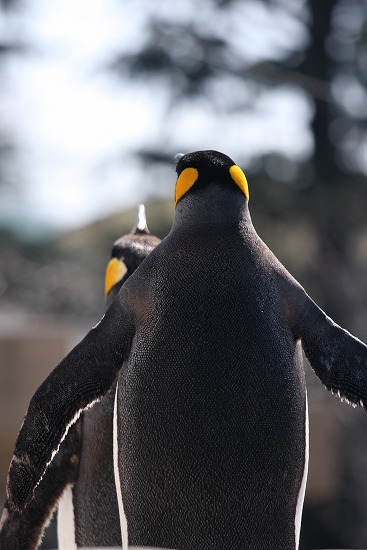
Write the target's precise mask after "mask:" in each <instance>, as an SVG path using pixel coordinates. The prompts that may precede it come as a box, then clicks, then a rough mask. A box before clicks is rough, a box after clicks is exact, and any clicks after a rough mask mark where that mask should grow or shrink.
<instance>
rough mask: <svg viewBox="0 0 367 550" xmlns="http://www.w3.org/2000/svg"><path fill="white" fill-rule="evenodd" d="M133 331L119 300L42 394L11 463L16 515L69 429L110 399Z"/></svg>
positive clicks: (9, 493) (12, 502)
mask: <svg viewBox="0 0 367 550" xmlns="http://www.w3.org/2000/svg"><path fill="white" fill-rule="evenodd" d="M133 330H134V327H133V323H132V321H131V316H130V315H129V314H127V312H126V309H125V308H124V307H123V306H122V304H121V303H120V300H115V301H114V303H113V304H112V305H111V307H110V308H109V309H108V311H107V312H106V314H105V316H104V317H103V318H102V320H101V321H100V322H99V323H98V325H96V326H95V327H94V328H93V329H92V330H91V331H90V332H89V333H88V334H87V335H86V336H85V338H84V339H83V340H82V341H81V342H80V343H79V344H78V345H77V346H76V347H75V348H74V349H73V350H72V351H71V352H70V353H69V354H68V355H67V356H66V357H65V359H63V360H62V361H61V363H59V365H58V366H57V367H56V368H55V369H54V370H53V371H52V372H51V374H50V375H49V376H48V377H47V378H46V380H45V381H44V382H43V383H42V384H41V386H40V387H39V388H38V390H37V391H36V393H35V394H34V396H33V397H32V399H31V402H30V405H29V408H28V411H27V414H26V416H25V419H24V422H23V425H22V427H21V430H20V432H19V435H18V438H17V441H16V444H15V449H14V454H13V458H12V460H11V463H10V468H9V474H8V481H7V497H8V501H9V505H10V508H11V509H12V510H14V511H17V512H21V511H23V510H24V509H25V507H26V506H27V505H28V504H29V502H30V501H31V500H32V498H33V496H34V490H35V488H36V487H37V485H38V484H39V482H40V480H41V478H42V476H43V474H44V472H45V470H46V468H47V466H48V464H49V463H50V461H51V460H52V458H53V456H54V455H55V453H56V452H57V450H58V448H59V445H60V443H61V441H62V440H63V438H64V437H65V435H66V433H67V430H68V428H69V426H71V424H73V423H74V422H75V421H76V420H77V418H78V417H79V415H80V413H81V412H82V410H83V409H85V408H87V407H88V406H90V405H92V404H93V403H94V402H96V401H98V400H100V399H101V398H102V397H103V396H104V395H105V394H106V393H107V391H108V390H109V388H110V387H111V385H112V384H113V382H114V380H115V378H116V376H117V373H118V371H119V370H120V368H121V367H122V364H123V361H124V358H125V357H126V355H127V353H128V350H129V346H130V342H131V339H132V335H133Z"/></svg>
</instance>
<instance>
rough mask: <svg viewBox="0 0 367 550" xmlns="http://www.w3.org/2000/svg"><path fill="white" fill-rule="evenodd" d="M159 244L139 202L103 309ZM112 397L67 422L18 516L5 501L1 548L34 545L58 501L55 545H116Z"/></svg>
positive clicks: (110, 274)
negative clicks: (42, 475) (44, 470)
mask: <svg viewBox="0 0 367 550" xmlns="http://www.w3.org/2000/svg"><path fill="white" fill-rule="evenodd" d="M159 242H160V239H158V237H155V236H154V235H151V234H150V232H149V230H148V227H147V223H146V215H145V208H144V205H140V206H139V209H138V216H137V223H136V225H135V226H134V227H133V228H132V230H131V232H130V233H129V234H127V235H124V236H122V237H121V238H119V239H118V240H117V241H115V242H114V244H113V248H112V257H111V260H110V261H109V263H108V266H107V270H106V277H105V298H106V301H105V310H107V308H108V307H109V305H110V304H111V303H112V301H113V299H114V297H115V296H116V295H117V294H118V292H119V290H120V288H121V286H122V285H123V284H124V282H125V281H126V280H127V279H128V278H129V277H130V275H131V274H132V273H133V272H134V271H135V269H137V267H138V266H139V265H140V263H141V262H142V261H143V260H144V259H145V258H146V256H147V255H148V254H149V253H150V252H151V251H152V250H153V248H154V247H155V246H156V245H157V244H159ZM114 396H115V389H114V388H111V390H110V391H109V392H108V393H107V395H106V396H105V397H104V398H103V399H102V400H101V401H100V402H99V403H96V404H95V406H94V407H93V408H92V409H91V410H89V411H85V412H84V413H83V414H82V416H81V418H80V419H79V420H78V421H77V422H76V423H75V424H74V425H73V426H71V428H70V429H69V431H68V433H67V435H66V438H65V440H64V441H63V442H62V444H61V446H60V449H59V451H58V452H57V454H56V455H55V457H54V458H53V460H52V462H51V463H50V464H49V466H48V468H47V470H46V472H45V475H44V477H43V479H42V481H41V483H40V484H39V486H38V487H37V489H36V492H35V498H34V500H33V501H32V502H31V504H30V505H29V506H28V508H27V509H26V510H25V511H24V512H23V514H17V513H15V512H12V511H11V510H10V509H9V505H8V503H7V504H6V506H5V509H4V512H3V518H2V521H1V523H0V548H1V549H2V550H32V549H35V548H37V547H38V544H39V542H40V539H41V538H42V535H43V532H44V530H45V528H46V527H47V525H48V523H49V521H50V519H51V517H52V514H53V511H54V510H55V508H56V506H57V505H58V506H59V510H58V541H59V549H61V550H72V548H77V547H87V546H90V547H92V546H117V545H119V544H121V530H120V520H119V512H118V504H117V496H116V488H115V480H114V468H113V449H112V446H113V437H112V431H113V411H114ZM60 497H61V498H60Z"/></svg>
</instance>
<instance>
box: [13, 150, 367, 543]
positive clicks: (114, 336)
mask: <svg viewBox="0 0 367 550" xmlns="http://www.w3.org/2000/svg"><path fill="white" fill-rule="evenodd" d="M177 174H178V178H177V182H176V193H175V203H176V210H175V217H174V221H173V226H172V230H171V231H170V233H169V235H168V236H167V237H166V238H165V239H164V240H163V241H162V242H161V244H159V245H158V246H157V247H156V248H155V249H154V250H153V252H152V253H151V254H150V255H149V256H148V257H147V258H146V260H145V261H144V262H143V263H142V264H141V266H140V267H139V269H138V270H136V272H135V273H134V274H133V275H132V276H131V277H130V278H129V279H128V281H126V283H125V284H124V285H123V287H122V288H121V291H120V292H119V294H118V295H117V296H116V298H115V300H114V301H113V303H112V304H111V306H110V307H109V309H108V310H107V311H106V314H105V316H104V317H103V318H102V319H101V321H100V323H99V324H98V325H97V326H95V327H94V328H93V329H92V330H91V331H90V332H89V333H88V334H87V335H86V337H85V338H84V339H83V340H82V341H81V342H80V343H79V344H78V345H77V346H76V347H75V348H74V349H73V350H72V351H71V352H70V354H69V355H68V356H67V357H66V358H65V359H64V360H63V361H61V363H60V364H59V365H58V366H57V367H56V368H55V369H54V370H53V371H52V373H51V374H50V375H49V377H48V378H47V379H46V380H45V382H44V383H43V384H42V385H41V386H40V387H39V389H38V390H37V391H36V393H35V395H34V396H33V398H32V400H31V403H30V405H29V409H28V412H27V415H26V418H25V420H24V423H23V426H22V428H21V430H20V433H19V436H18V439H17V442H16V445H15V450H14V456H13V459H12V462H11V465H10V470H9V476H8V485H7V492H8V498H9V502H10V506H11V507H12V509H14V510H18V511H21V510H23V509H24V508H25V507H26V506H27V504H28V503H29V502H30V501H31V499H32V497H33V493H34V488H35V486H36V485H37V483H38V482H39V479H40V478H41V476H42V474H43V472H44V470H45V468H46V467H47V464H48V462H49V461H50V460H51V458H52V456H53V454H54V453H55V452H56V450H57V447H58V445H59V442H60V440H61V439H62V437H63V435H64V433H65V430H66V429H67V426H68V425H69V424H70V423H72V422H73V421H74V420H75V417H76V416H77V415H78V414H79V413H80V411H81V410H83V409H84V408H85V407H86V406H88V405H89V404H90V403H93V402H94V401H95V400H98V399H100V398H101V397H103V396H104V395H105V394H106V393H107V392H108V391H109V389H110V388H111V386H112V385H113V384H114V383H115V382H117V385H116V401H115V409H116V415H115V425H114V437H115V442H116V444H115V450H114V456H115V464H116V487H117V498H118V506H119V512H120V522H121V533H122V541H123V548H124V549H127V548H128V545H130V546H132V547H134V546H153V547H167V548H173V549H179V550H197V549H198V548H200V550H227V549H228V550H264V549H272V550H295V549H297V548H298V543H299V532H300V522H301V512H302V506H303V499H304V492H305V486H306V477H307V462H308V421H307V397H306V387H305V377H304V371H303V362H302V353H301V346H303V349H304V352H305V354H306V356H307V358H308V360H309V362H310V364H311V366H312V367H313V369H314V370H315V372H316V374H317V375H318V376H319V378H320V379H321V382H322V383H323V384H324V385H325V386H326V387H327V388H328V389H329V390H331V391H332V392H334V393H337V394H338V395H339V396H341V397H342V398H344V399H346V400H348V401H349V402H351V403H353V404H356V405H363V406H364V407H366V405H367V346H366V345H365V344H363V343H362V342H361V341H360V340H358V339H357V338H355V337H353V336H352V335H351V334H349V333H348V332H347V331H345V330H344V329H342V328H341V327H339V326H338V325H336V324H335V323H334V322H333V321H332V320H331V319H330V318H329V317H327V315H326V314H325V313H324V312H323V311H322V310H321V309H320V308H319V307H318V306H317V305H316V304H315V303H314V302H313V301H312V299H311V298H310V297H309V296H308V295H307V293H306V292H305V290H304V289H303V288H302V287H301V285H300V284H299V283H298V282H297V281H296V280H295V279H294V278H293V277H292V276H291V275H290V274H289V273H288V271H287V270H286V269H285V268H284V267H283V266H282V264H281V263H280V262H279V261H278V260H277V259H276V257H275V256H274V255H273V254H272V252H271V251H270V250H269V249H268V248H267V246H266V245H265V244H264V243H263V242H262V240H261V239H260V238H259V236H258V235H257V233H256V231H255V229H254V227H253V224H252V221H251V217H250V213H249V208H248V196H249V194H248V185H247V181H246V177H245V175H244V173H243V172H242V170H241V169H240V168H239V166H237V165H236V164H235V163H234V162H233V160H232V159H231V158H229V157H228V156H226V155H224V154H222V153H219V152H216V151H198V152H194V153H189V154H187V155H184V156H182V157H181V158H179V160H178V162H177ZM60 388H62V391H60ZM64 388H65V389H64Z"/></svg>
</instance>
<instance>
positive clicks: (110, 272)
mask: <svg viewBox="0 0 367 550" xmlns="http://www.w3.org/2000/svg"><path fill="white" fill-rule="evenodd" d="M126 271H127V267H126V265H125V264H124V262H123V261H122V260H119V259H118V258H112V260H110V261H109V262H108V264H107V268H106V277H105V296H107V294H108V293H109V292H110V291H111V289H112V287H114V286H115V285H116V284H117V283H118V282H119V281H121V279H122V277H123V276H124V275H125V273H126Z"/></svg>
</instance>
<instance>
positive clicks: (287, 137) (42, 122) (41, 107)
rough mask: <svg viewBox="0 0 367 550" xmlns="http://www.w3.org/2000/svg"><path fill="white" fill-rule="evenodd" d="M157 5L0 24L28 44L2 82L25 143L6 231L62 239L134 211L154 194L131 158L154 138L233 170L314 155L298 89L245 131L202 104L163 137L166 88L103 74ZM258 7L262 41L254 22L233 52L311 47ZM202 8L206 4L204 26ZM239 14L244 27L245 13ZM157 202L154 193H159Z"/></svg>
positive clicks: (2, 95)
mask: <svg viewBox="0 0 367 550" xmlns="http://www.w3.org/2000/svg"><path fill="white" fill-rule="evenodd" d="M152 4H154V6H155V8H154V9H157V7H156V3H155V2H154V3H149V2H146V1H144V0H136V1H135V2H131V1H130V2H123V1H121V0H120V1H119V0H77V1H75V2H65V1H63V0H53V1H52V2H50V1H47V0H38V1H35V0H34V1H33V2H29V3H28V6H27V7H26V8H25V9H23V10H22V11H21V12H19V13H18V14H17V15H14V16H12V19H11V20H10V21H9V20H8V21H7V22H6V24H5V22H4V21H2V22H1V21H0V32H1V33H8V35H11V34H12V33H13V34H14V35H18V36H22V37H23V39H24V41H25V43H27V44H30V46H31V47H32V48H33V49H32V51H31V52H30V53H28V54H26V55H24V56H19V57H18V58H14V57H13V58H12V59H11V61H10V62H8V63H7V64H6V66H5V67H3V68H2V70H1V72H0V117H1V121H2V125H3V126H5V127H6V128H9V130H10V131H11V132H12V133H13V134H15V136H16V138H17V140H18V141H19V143H20V146H21V165H20V175H21V178H22V188H21V193H20V194H19V193H18V194H17V195H15V194H14V193H15V191H14V190H13V189H8V190H5V191H2V197H0V217H1V218H2V219H3V220H5V221H8V220H13V223H14V220H15V223H16V224H18V223H20V222H21V223H22V224H23V225H26V226H27V227H28V230H29V231H39V229H40V228H41V227H53V228H54V229H57V230H58V229H62V230H65V229H68V228H70V227H74V226H78V225H82V224H84V223H87V222H88V221H91V220H93V219H95V218H99V217H103V216H105V215H108V214H109V213H111V212H113V211H116V210H119V209H124V208H126V207H129V206H132V205H135V204H136V203H138V202H139V201H141V200H143V199H144V193H146V189H147V188H146V186H144V185H141V181H142V178H144V175H143V174H142V173H141V168H140V165H139V163H137V162H136V161H134V160H133V159H132V157H130V156H129V152H130V151H133V150H134V149H136V148H138V147H141V146H142V145H145V146H146V147H148V148H149V147H152V146H153V145H154V144H155V143H156V142H157V139H159V140H161V142H162V143H167V144H169V148H170V150H171V149H172V147H174V146H177V152H181V151H182V152H188V150H195V149H207V148H215V149H218V150H222V151H223V152H226V153H227V154H229V155H230V156H232V157H233V158H235V159H236V154H237V155H238V154H241V156H242V155H243V152H244V151H246V154H247V155H248V156H249V157H250V156H251V155H252V154H256V153H257V152H259V151H263V150H267V149H270V150H275V151H280V152H281V151H283V152H284V151H287V152H288V153H290V154H293V155H296V156H303V155H305V154H307V153H308V152H309V151H310V148H311V146H312V145H311V142H310V136H309V135H308V134H307V132H306V131H305V127H306V124H307V122H308V119H309V117H310V112H311V111H310V107H309V105H308V103H307V100H305V98H304V97H303V96H302V95H301V94H299V93H298V92H297V91H296V90H291V89H288V90H284V89H283V90H279V91H273V92H272V93H271V94H268V95H264V96H262V97H261V98H259V101H258V102H257V104H256V106H255V109H254V111H253V112H252V113H250V114H247V115H246V117H245V118H243V120H238V115H237V114H236V115H234V114H233V115H230V114H229V115H226V116H225V117H224V116H223V115H218V116H215V114H214V115H213V113H212V112H210V110H209V109H208V107H207V105H206V104H205V99H203V100H202V101H201V102H198V103H197V104H195V105H192V106H191V107H190V106H187V105H185V106H183V107H182V108H180V109H177V110H176V111H175V115H174V118H172V117H171V119H170V120H169V124H168V123H167V125H166V126H165V125H164V122H165V121H167V118H166V116H165V100H166V93H165V91H164V90H163V89H162V88H159V87H158V86H157V87H154V86H151V85H149V87H143V86H142V85H141V84H140V85H139V84H137V83H135V84H134V83H131V82H128V81H125V82H124V81H121V80H118V79H117V77H113V76H111V74H108V73H106V72H105V71H104V70H103V67H104V65H105V64H106V62H108V61H110V59H112V58H113V54H114V53H115V52H116V51H121V50H122V49H123V48H125V49H126V50H127V51H128V50H129V49H131V46H132V45H134V46H135V45H137V44H139V40H143V39H144V36H145V35H144V21H145V19H146V17H147V15H148V11H152V10H153V7H154V6H153V5H152ZM249 4H250V3H247V8H243V10H246V9H248V6H249ZM255 4H256V3H254V4H253V5H252V11H250V12H249V14H250V15H251V17H253V18H255V20H254V21H253V23H256V24H257V25H260V26H263V28H264V31H267V32H263V33H261V34H260V36H261V40H259V35H258V36H257V37H256V36H255V35H254V33H253V31H252V30H251V29H253V25H252V24H251V23H252V22H251V20H250V21H249V23H250V24H248V25H247V27H246V32H245V30H244V29H242V28H241V27H239V28H238V29H233V44H234V46H235V47H236V48H238V49H241V47H243V46H242V45H241V39H242V37H243V39H244V43H246V44H250V46H247V55H248V56H249V57H251V56H252V57H256V56H258V57H261V56H262V55H264V56H266V55H267V54H268V53H269V50H271V51H272V52H277V51H279V52H281V51H282V50H283V49H284V48H285V47H291V46H293V45H294V42H295V41H296V40H299V37H300V36H301V39H302V40H304V39H305V37H304V36H302V33H301V31H300V29H297V28H294V25H293V27H292V25H290V23H289V21H287V20H285V19H284V17H283V19H282V20H281V24H282V25H283V27H284V28H283V29H282V27H281V25H280V23H279V24H278V25H273V23H274V18H276V14H272V19H271V21H270V20H269V13H265V11H264V9H263V8H262V7H259V6H258V8H255V9H254V6H255ZM159 5H160V10H161V11H162V13H164V14H167V17H168V18H172V17H173V16H174V17H184V16H185V17H187V13H186V12H187V2H185V1H183V0H176V2H175V11H174V14H172V3H171V1H168V0H166V1H162V2H160V4H159ZM205 6H206V4H205V2H203V4H202V7H203V14H202V15H203V17H205ZM185 10H186V12H185ZM241 15H242V16H243V17H244V20H246V17H247V16H248V14H246V13H244V12H243V13H241ZM270 23H271V24H270ZM279 27H280V28H279ZM274 28H275V29H277V32H275V31H274ZM282 31H283V32H282ZM297 32H298V35H297ZM243 33H245V34H246V33H247V34H248V36H245V35H244V34H243ZM296 35H297V36H298V38H296ZM285 37H286V38H285ZM287 41H288V45H287ZM231 85H232V83H231V82H230V81H228V82H224V83H223V90H220V89H219V90H218V94H221V95H223V96H225V93H228V90H231ZM219 86H220V85H219ZM124 159H125V162H124V161H123V160H124ZM243 168H244V169H245V168H246V167H243ZM23 180H25V181H24V184H23ZM174 181H175V174H174V166H173V165H172V175H171V182H162V186H161V191H162V192H167V189H170V185H171V184H172V194H173V187H174ZM161 191H160V182H157V184H155V185H154V190H153V191H152V192H153V193H156V194H158V195H159V194H160V192H161Z"/></svg>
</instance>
